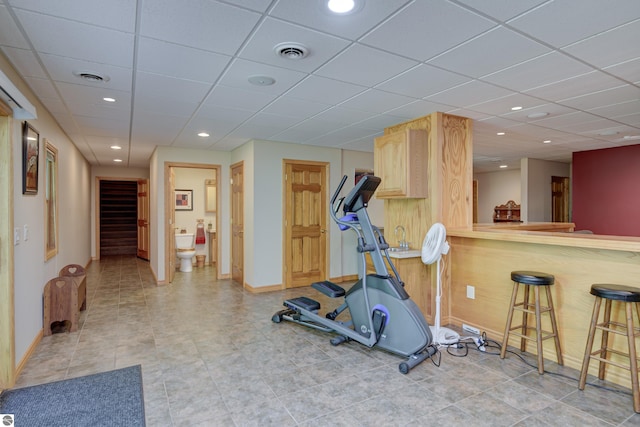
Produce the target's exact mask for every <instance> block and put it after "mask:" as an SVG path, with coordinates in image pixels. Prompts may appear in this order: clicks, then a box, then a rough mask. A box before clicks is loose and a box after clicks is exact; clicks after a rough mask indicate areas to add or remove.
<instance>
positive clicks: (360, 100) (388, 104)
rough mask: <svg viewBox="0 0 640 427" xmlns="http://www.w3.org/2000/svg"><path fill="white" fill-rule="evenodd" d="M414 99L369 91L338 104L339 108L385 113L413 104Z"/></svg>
mask: <svg viewBox="0 0 640 427" xmlns="http://www.w3.org/2000/svg"><path fill="white" fill-rule="evenodd" d="M415 100H416V99H415V98H409V97H408V96H404V95H396V94H394V93H389V92H383V91H381V90H376V89H369V90H367V91H365V92H362V93H360V94H358V95H356V96H354V97H353V98H351V99H349V100H347V101H345V102H343V103H341V104H340V106H341V107H344V108H351V109H354V110H362V111H369V112H372V113H385V112H387V111H390V110H393V109H394V108H399V107H402V106H403V105H407V104H410V103H412V102H414V101H415Z"/></svg>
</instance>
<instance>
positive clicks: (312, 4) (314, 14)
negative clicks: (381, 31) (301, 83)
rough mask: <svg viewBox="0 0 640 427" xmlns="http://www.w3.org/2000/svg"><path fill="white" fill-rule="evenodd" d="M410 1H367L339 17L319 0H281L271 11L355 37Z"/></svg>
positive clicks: (292, 19)
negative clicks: (361, 6) (357, 8)
mask: <svg viewBox="0 0 640 427" xmlns="http://www.w3.org/2000/svg"><path fill="white" fill-rule="evenodd" d="M407 3H411V2H410V1H409V0H385V1H368V2H367V4H366V5H365V6H364V7H363V8H362V9H361V10H358V11H357V12H355V13H352V14H347V15H342V16H336V15H335V14H332V13H330V12H329V11H328V10H327V9H326V7H325V6H326V2H323V1H318V0H306V1H300V0H279V1H278V2H277V4H276V6H275V7H274V8H273V10H272V11H271V14H272V15H273V16H275V17H278V18H282V19H284V20H286V21H289V22H293V23H296V24H299V25H304V26H305V27H310V28H314V29H316V30H320V31H324V32H327V33H332V34H336V35H338V36H340V37H345V38H347V39H350V40H356V39H358V38H359V37H361V36H362V35H363V34H364V33H366V32H367V31H369V30H370V29H371V28H372V27H375V26H376V25H378V24H379V23H380V22H382V21H384V20H385V19H386V18H387V17H389V16H390V15H391V14H393V13H394V12H395V11H396V10H398V9H399V8H401V7H402V6H404V5H405V4H407Z"/></svg>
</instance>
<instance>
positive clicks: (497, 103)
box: [467, 93, 546, 115]
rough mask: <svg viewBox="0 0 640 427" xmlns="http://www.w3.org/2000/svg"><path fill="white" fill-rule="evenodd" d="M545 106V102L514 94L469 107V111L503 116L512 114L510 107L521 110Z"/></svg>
mask: <svg viewBox="0 0 640 427" xmlns="http://www.w3.org/2000/svg"><path fill="white" fill-rule="evenodd" d="M544 104H546V102H545V101H543V100H541V99H537V98H533V97H531V96H527V95H523V94H520V93H514V94H513V95H507V96H504V97H502V98H498V99H492V100H490V101H486V102H481V103H478V104H474V105H469V106H468V107H467V108H469V109H470V110H475V111H479V112H481V113H485V114H495V115H503V114H505V115H506V114H509V113H511V112H512V110H511V108H512V107H522V108H523V109H525V108H527V109H529V108H535V107H539V106H541V105H544Z"/></svg>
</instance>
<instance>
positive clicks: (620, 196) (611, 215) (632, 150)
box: [572, 145, 640, 237]
mask: <svg viewBox="0 0 640 427" xmlns="http://www.w3.org/2000/svg"><path fill="white" fill-rule="evenodd" d="M572 181H573V188H572V201H573V222H574V223H575V224H576V230H591V231H593V232H594V233H595V234H609V235H615V236H638V237H640V145H630V146H627V147H616V148H606V149H603V150H591V151H580V152H577V153H573V180H572Z"/></svg>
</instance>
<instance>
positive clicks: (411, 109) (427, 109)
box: [388, 100, 455, 120]
mask: <svg viewBox="0 0 640 427" xmlns="http://www.w3.org/2000/svg"><path fill="white" fill-rule="evenodd" d="M454 109H455V108H454V107H452V106H450V105H443V104H438V103H436V102H429V101H424V100H418V101H414V102H411V103H409V104H406V105H403V106H402V107H399V108H395V109H393V110H390V111H388V114H392V115H394V116H398V117H402V118H404V119H406V120H409V119H415V118H416V117H422V116H426V115H428V114H431V113H435V112H437V111H440V112H443V113H446V112H449V111H451V110H454Z"/></svg>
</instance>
